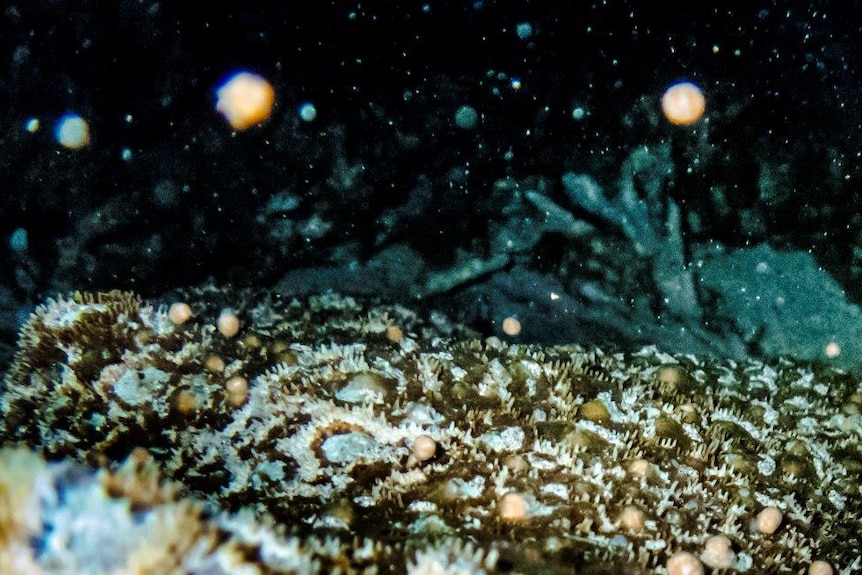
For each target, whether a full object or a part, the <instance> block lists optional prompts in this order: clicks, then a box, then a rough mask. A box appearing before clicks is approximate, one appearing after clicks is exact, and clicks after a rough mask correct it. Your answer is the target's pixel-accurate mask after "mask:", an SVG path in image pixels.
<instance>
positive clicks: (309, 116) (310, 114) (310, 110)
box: [299, 102, 317, 122]
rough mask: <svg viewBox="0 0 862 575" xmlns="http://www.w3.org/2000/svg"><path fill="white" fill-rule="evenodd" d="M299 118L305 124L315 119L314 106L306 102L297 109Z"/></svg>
mask: <svg viewBox="0 0 862 575" xmlns="http://www.w3.org/2000/svg"><path fill="white" fill-rule="evenodd" d="M299 117H300V118H301V119H302V120H304V121H306V122H312V121H314V120H315V119H316V118H317V108H315V107H314V104H312V103H310V102H306V103H305V104H303V105H302V106H300V107H299Z"/></svg>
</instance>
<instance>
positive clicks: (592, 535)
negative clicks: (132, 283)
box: [0, 289, 862, 575]
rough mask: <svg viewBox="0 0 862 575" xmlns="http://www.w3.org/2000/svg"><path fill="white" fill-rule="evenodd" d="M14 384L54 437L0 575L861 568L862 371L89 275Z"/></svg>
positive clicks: (23, 468) (4, 424) (22, 479)
mask: <svg viewBox="0 0 862 575" xmlns="http://www.w3.org/2000/svg"><path fill="white" fill-rule="evenodd" d="M216 302H218V303H216ZM228 306H230V307H228ZM0 399H2V418H0V434H2V437H3V438H4V439H5V440H7V441H11V442H15V443H19V444H21V445H22V446H27V447H29V448H30V449H35V450H37V451H38V452H39V453H40V455H37V454H35V453H34V452H33V451H28V450H26V449H23V448H18V449H12V448H10V449H6V450H5V451H2V453H0V459H2V463H0V573H3V574H6V573H15V574H19V573H20V574H34V575H35V574H45V573H117V574H132V573H134V574H155V573H159V574H161V573H194V574H204V573H206V574H222V573H225V574H227V573H235V574H240V573H242V574H247V573H255V574H264V573H266V574H273V573H369V574H370V573H411V574H423V575H426V574H439V575H442V574H452V575H455V574H459V575H460V574H468V573H476V574H480V573H481V574H484V573H488V574H490V573H662V574H667V575H683V574H701V573H725V574H726V573H737V572H739V573H795V574H799V573H808V574H810V575H825V574H832V573H841V574H846V575H850V574H851V573H859V572H860V570H862V536H860V529H859V527H860V521H862V494H860V488H859V484H860V481H859V479H860V475H862V452H860V430H862V385H860V382H859V380H858V379H856V378H853V377H850V376H848V375H847V374H846V373H845V372H842V371H840V370H837V369H835V368H831V367H811V365H810V364H805V365H803V364H798V363H794V362H793V361H790V360H775V361H771V362H768V363H764V362H759V361H755V360H750V361H745V362H731V361H727V362H723V363H722V362H715V361H705V360H702V359H699V358H697V357H694V356H671V355H666V354H664V353H661V352H659V351H657V350H656V349H655V348H644V349H642V350H641V351H639V352H636V353H630V354H622V353H606V352H602V351H600V350H598V349H584V348H581V347H577V346H556V347H538V346H528V345H514V344H507V343H504V342H503V341H501V340H500V339H498V338H496V337H490V338H487V339H484V340H478V339H474V338H473V337H472V336H471V333H470V332H468V331H466V330H456V331H455V332H454V333H453V334H452V335H450V336H447V337H445V338H444V337H442V336H441V335H440V334H439V333H437V331H436V328H435V327H434V326H433V325H432V324H429V323H426V322H424V321H422V320H421V319H420V318H419V317H418V316H417V315H416V314H414V313H412V312H411V311H410V310H408V309H406V308H403V307H398V306H389V307H387V306H381V305H365V304H363V303H361V302H358V301H356V300H354V299H350V298H344V297H340V296H336V295H324V296H315V297H310V298H307V299H304V300H298V299H292V300H281V299H278V298H274V297H272V296H269V297H267V296H261V295H253V294H247V293H236V292H230V293H227V292H224V293H223V292H219V291H218V290H215V289H205V290H198V291H196V292H194V293H191V292H190V293H187V294H186V296H185V297H184V298H183V301H178V302H177V303H175V304H174V305H172V306H170V308H169V309H168V308H167V307H156V306H153V305H151V304H149V303H147V302H144V301H142V300H141V299H140V298H138V297H137V296H136V295H134V294H131V293H124V292H110V293H99V294H80V293H76V294H73V295H71V296H69V297H67V298H60V299H56V300H51V301H49V302H47V303H46V304H44V305H42V306H41V307H39V308H38V309H37V310H36V311H35V313H33V315H32V316H31V317H30V319H29V321H27V322H26V324H25V325H24V326H23V328H22V330H21V334H20V339H19V347H18V351H17V355H16V357H15V360H14V364H13V366H12V368H11V370H10V371H9V373H8V375H7V377H6V379H5V381H4V384H3V387H2V397H0ZM43 457H45V458H47V459H49V460H54V459H57V458H65V459H64V461H67V462H66V463H63V462H54V463H45V462H44V460H43V459H42V458H43ZM70 460H78V461H81V462H88V463H90V464H92V465H96V466H99V467H101V471H97V472H93V471H89V470H87V469H86V468H81V467H76V466H75V465H73V464H71V463H68V461H70ZM106 518H110V520H109V521H106V520H105V519H106Z"/></svg>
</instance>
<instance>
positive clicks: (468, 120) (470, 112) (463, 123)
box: [455, 105, 479, 130]
mask: <svg viewBox="0 0 862 575" xmlns="http://www.w3.org/2000/svg"><path fill="white" fill-rule="evenodd" d="M478 121H479V114H478V113H477V112H476V109H475V108H473V107H472V106H467V105H464V106H461V107H460V108H458V109H457V110H456V111H455V125H456V126H458V127H459V128H461V129H462V130H472V129H473V128H475V127H476V123H477V122H478Z"/></svg>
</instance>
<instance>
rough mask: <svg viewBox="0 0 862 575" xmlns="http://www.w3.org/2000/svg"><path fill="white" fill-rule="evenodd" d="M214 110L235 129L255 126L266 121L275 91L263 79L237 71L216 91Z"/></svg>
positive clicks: (270, 112) (249, 73)
mask: <svg viewBox="0 0 862 575" xmlns="http://www.w3.org/2000/svg"><path fill="white" fill-rule="evenodd" d="M216 97H217V98H218V100H217V102H216V110H217V111H218V112H219V113H221V115H222V116H224V117H225V119H226V120H227V121H228V123H230V125H231V127H233V129H235V130H245V129H246V128H251V127H253V126H257V125H258V124H260V123H261V122H263V121H265V120H266V119H267V118H269V116H270V114H272V107H273V105H274V104H275V90H274V89H273V87H272V85H271V84H270V83H269V82H268V81H267V80H266V79H265V78H264V77H262V76H258V75H257V74H252V73H251V72H238V73H236V74H234V75H233V76H231V77H230V78H229V79H228V80H227V81H226V82H225V83H224V84H222V85H221V87H219V88H218V89H217V90H216Z"/></svg>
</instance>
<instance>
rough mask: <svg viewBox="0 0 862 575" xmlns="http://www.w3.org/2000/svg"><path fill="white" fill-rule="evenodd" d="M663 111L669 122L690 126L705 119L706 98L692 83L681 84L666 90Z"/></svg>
mask: <svg viewBox="0 0 862 575" xmlns="http://www.w3.org/2000/svg"><path fill="white" fill-rule="evenodd" d="M661 109H662V112H664V117H665V118H667V120H668V122H670V123H671V124H675V125H677V126H690V125H692V124H694V123H696V122H697V121H698V120H700V119H701V117H703V113H704V112H705V111H706V97H705V96H704V95H703V91H701V89H700V88H698V87H697V86H695V85H694V84H692V83H691V82H680V83H678V84H674V85H672V86H671V87H670V88H668V89H667V90H665V93H664V95H663V96H662V97H661Z"/></svg>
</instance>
